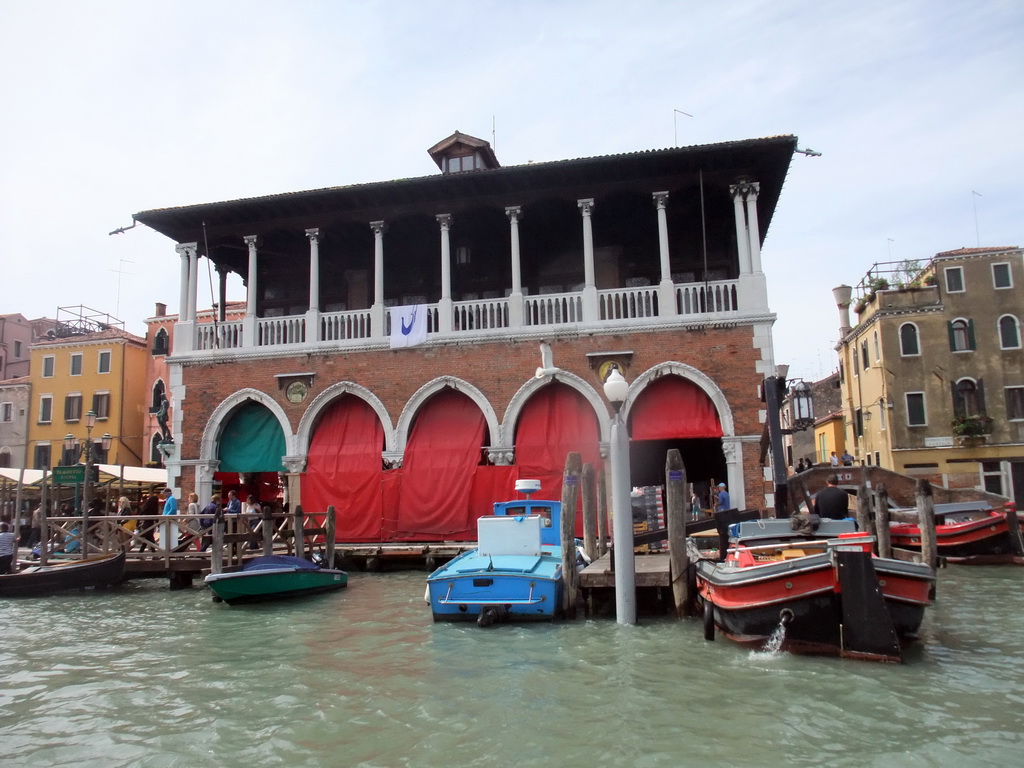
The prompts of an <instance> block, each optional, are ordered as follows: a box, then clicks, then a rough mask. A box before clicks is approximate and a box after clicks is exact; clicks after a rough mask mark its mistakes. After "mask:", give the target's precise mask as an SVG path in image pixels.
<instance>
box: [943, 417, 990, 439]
mask: <svg viewBox="0 0 1024 768" xmlns="http://www.w3.org/2000/svg"><path fill="white" fill-rule="evenodd" d="M951 424H952V426H953V434H954V435H955V436H956V438H957V442H959V443H960V444H961V445H979V444H981V443H984V442H985V436H986V435H988V434H989V433H991V431H992V419H990V418H989V417H988V416H981V415H978V416H957V417H955V418H954V419H953V421H952V422H951Z"/></svg>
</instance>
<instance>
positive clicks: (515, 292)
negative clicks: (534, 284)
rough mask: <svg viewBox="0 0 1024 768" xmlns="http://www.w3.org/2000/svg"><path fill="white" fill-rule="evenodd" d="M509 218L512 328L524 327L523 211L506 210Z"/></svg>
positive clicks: (515, 207) (515, 208)
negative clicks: (520, 229)
mask: <svg viewBox="0 0 1024 768" xmlns="http://www.w3.org/2000/svg"><path fill="white" fill-rule="evenodd" d="M505 215H506V216H508V224H509V239H510V241H511V247H512V293H511V294H509V297H508V324H509V327H511V328H521V327H522V325H523V273H522V260H521V258H520V251H519V220H520V219H522V218H523V209H522V208H520V207H519V206H518V205H512V206H509V207H507V208H506V209H505Z"/></svg>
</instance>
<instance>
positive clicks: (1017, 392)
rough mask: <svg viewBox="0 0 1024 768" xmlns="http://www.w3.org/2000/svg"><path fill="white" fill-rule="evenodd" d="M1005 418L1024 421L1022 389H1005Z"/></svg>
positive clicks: (1023, 389) (1023, 395) (1023, 393)
mask: <svg viewBox="0 0 1024 768" xmlns="http://www.w3.org/2000/svg"><path fill="white" fill-rule="evenodd" d="M1003 391H1004V392H1006V418H1008V419H1010V420H1014V421H1020V420H1022V419H1024V387H1007V388H1006V389H1004V390H1003Z"/></svg>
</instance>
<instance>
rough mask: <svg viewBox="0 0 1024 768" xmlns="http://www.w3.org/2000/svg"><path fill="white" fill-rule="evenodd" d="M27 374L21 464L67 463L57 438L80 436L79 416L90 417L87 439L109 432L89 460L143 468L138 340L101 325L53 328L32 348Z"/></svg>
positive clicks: (142, 353)
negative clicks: (25, 428) (93, 423)
mask: <svg viewBox="0 0 1024 768" xmlns="http://www.w3.org/2000/svg"><path fill="white" fill-rule="evenodd" d="M30 353H31V363H30V373H29V377H30V379H31V381H32V402H31V405H30V411H29V414H28V415H29V419H28V465H29V466H30V467H33V468H35V469H44V468H45V469H50V468H52V467H54V466H60V465H66V464H71V463H75V462H74V461H73V460H72V457H71V456H67V455H65V452H64V437H65V436H66V435H68V434H70V435H72V436H74V437H75V438H76V439H77V440H78V441H79V442H80V443H84V441H85V438H86V428H85V414H86V413H87V412H88V411H90V410H91V411H93V412H94V413H95V414H96V426H95V427H94V428H93V430H92V435H91V436H92V439H93V440H94V441H98V440H99V439H100V438H101V437H103V435H104V434H105V433H109V434H110V436H111V438H112V441H111V445H110V450H109V451H108V452H106V453H104V451H103V449H102V447H101V446H98V445H97V446H96V447H95V448H94V453H93V459H94V461H95V463H97V464H124V465H126V466H143V465H144V464H145V459H144V456H143V448H142V446H143V410H144V408H145V406H146V404H147V401H146V398H145V395H144V389H145V381H146V359H147V356H148V355H147V350H146V342H145V339H142V338H140V337H138V336H135V335H133V334H131V333H128V332H126V331H123V330H121V329H119V328H113V327H107V328H105V329H103V330H96V331H90V330H88V329H83V328H81V327H74V326H67V325H60V326H58V329H57V331H56V332H55V333H54V335H53V337H52V338H48V339H46V340H44V341H40V342H38V343H36V344H34V345H32V347H31V349H30Z"/></svg>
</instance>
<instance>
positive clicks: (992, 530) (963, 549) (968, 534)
mask: <svg viewBox="0 0 1024 768" xmlns="http://www.w3.org/2000/svg"><path fill="white" fill-rule="evenodd" d="M890 538H891V540H892V545H893V546H894V547H900V548H902V549H909V550H911V551H915V552H920V551H921V529H920V528H919V527H918V526H916V525H913V524H908V523H903V524H895V525H892V526H891V527H890ZM935 543H936V550H937V552H938V555H939V557H944V558H946V559H947V560H948V562H951V563H956V564H988V563H1007V562H1013V561H1014V558H1015V556H1014V551H1013V545H1012V543H1011V541H1010V527H1009V524H1008V523H1007V520H1006V514H1005V513H994V514H991V515H989V516H987V517H982V518H979V519H974V520H965V521H961V522H955V523H946V524H942V525H937V526H935Z"/></svg>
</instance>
